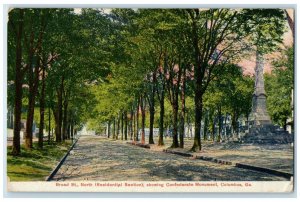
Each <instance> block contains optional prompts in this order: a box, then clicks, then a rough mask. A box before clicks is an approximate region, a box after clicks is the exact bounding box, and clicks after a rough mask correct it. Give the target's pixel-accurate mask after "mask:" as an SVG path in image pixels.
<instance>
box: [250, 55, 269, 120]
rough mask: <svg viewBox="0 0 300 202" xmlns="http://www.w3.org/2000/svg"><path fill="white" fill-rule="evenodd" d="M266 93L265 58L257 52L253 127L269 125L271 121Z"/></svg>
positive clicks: (251, 118) (252, 115)
mask: <svg viewBox="0 0 300 202" xmlns="http://www.w3.org/2000/svg"><path fill="white" fill-rule="evenodd" d="M266 99H267V96H266V92H265V84H264V58H263V56H262V55H261V54H260V53H259V51H257V52H256V67H255V85H254V93H253V98H252V111H251V114H250V122H251V124H252V125H266V124H267V125H268V124H271V119H270V116H269V114H268V111H267V104H266Z"/></svg>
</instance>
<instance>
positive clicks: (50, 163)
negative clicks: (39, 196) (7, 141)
mask: <svg viewBox="0 0 300 202" xmlns="http://www.w3.org/2000/svg"><path fill="white" fill-rule="evenodd" d="M71 144H72V141H71V140H68V141H65V142H63V143H58V144H56V143H53V144H51V145H48V144H47V143H45V145H44V147H43V149H42V150H41V149H38V147H37V143H34V144H33V149H32V150H25V149H24V147H23V145H22V146H21V148H22V151H21V155H20V156H18V157H15V156H12V155H11V149H12V147H11V146H8V147H7V176H8V177H9V180H10V181H44V180H45V178H46V177H47V176H48V175H49V174H50V172H51V171H52V170H53V169H54V167H55V166H56V165H57V164H58V162H59V161H60V159H61V158H62V157H63V156H64V155H65V154H66V152H67V151H68V149H69V147H70V146H71Z"/></svg>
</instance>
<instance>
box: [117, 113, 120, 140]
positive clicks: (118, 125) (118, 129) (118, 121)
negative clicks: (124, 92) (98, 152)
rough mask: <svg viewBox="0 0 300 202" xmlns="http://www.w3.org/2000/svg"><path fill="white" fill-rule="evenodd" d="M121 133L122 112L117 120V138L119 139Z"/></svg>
mask: <svg viewBox="0 0 300 202" xmlns="http://www.w3.org/2000/svg"><path fill="white" fill-rule="evenodd" d="M119 133H120V112H119V114H118V120H117V133H116V139H118V136H119Z"/></svg>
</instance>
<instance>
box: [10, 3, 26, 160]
mask: <svg viewBox="0 0 300 202" xmlns="http://www.w3.org/2000/svg"><path fill="white" fill-rule="evenodd" d="M23 20H24V10H23V9H20V11H19V24H18V31H17V37H16V66H15V68H16V75H15V103H14V116H15V122H14V136H13V146H12V155H14V156H18V155H20V153H21V147H20V130H21V113H22V94H23V91H22V83H23V75H22V33H23V23H24V22H23Z"/></svg>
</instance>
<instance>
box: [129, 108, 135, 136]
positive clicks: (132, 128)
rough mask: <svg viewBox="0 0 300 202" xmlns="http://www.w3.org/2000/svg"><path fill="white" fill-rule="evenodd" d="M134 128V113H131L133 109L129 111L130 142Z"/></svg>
mask: <svg viewBox="0 0 300 202" xmlns="http://www.w3.org/2000/svg"><path fill="white" fill-rule="evenodd" d="M134 128H135V124H134V112H133V109H131V112H130V140H132V137H133V134H134Z"/></svg>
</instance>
